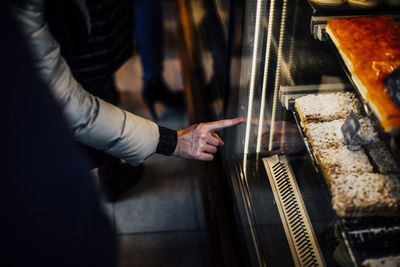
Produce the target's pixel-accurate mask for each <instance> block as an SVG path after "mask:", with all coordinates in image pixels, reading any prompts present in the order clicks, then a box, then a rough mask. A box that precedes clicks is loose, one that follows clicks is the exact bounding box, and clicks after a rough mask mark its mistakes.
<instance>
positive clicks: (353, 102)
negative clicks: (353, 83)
mask: <svg viewBox="0 0 400 267" xmlns="http://www.w3.org/2000/svg"><path fill="white" fill-rule="evenodd" d="M295 107H296V110H297V112H298V114H299V116H300V119H301V120H302V122H303V123H305V122H323V121H332V120H337V119H342V118H346V117H347V116H349V115H350V113H351V111H353V112H354V114H356V115H357V116H359V115H360V114H361V106H360V101H359V100H358V99H357V97H356V96H355V94H354V93H350V92H345V93H333V94H310V95H306V96H303V97H300V98H297V99H296V101H295Z"/></svg>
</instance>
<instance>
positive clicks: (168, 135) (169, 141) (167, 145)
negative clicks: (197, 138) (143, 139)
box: [156, 126, 178, 156]
mask: <svg viewBox="0 0 400 267" xmlns="http://www.w3.org/2000/svg"><path fill="white" fill-rule="evenodd" d="M158 130H159V132H160V140H159V141H158V145H157V150H156V153H158V154H163V155H167V156H171V155H172V153H174V151H175V148H176V144H177V143H178V133H177V131H175V130H171V129H168V128H165V127H162V126H158Z"/></svg>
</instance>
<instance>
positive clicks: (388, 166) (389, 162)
mask: <svg viewBox="0 0 400 267" xmlns="http://www.w3.org/2000/svg"><path fill="white" fill-rule="evenodd" d="M366 149H367V153H368V154H369V156H370V158H371V159H372V161H373V162H374V163H375V165H376V167H377V169H378V172H379V173H382V174H390V173H399V172H400V169H399V167H398V166H397V165H398V164H397V162H396V161H395V159H394V157H393V155H392V153H391V152H390V151H389V149H387V147H386V146H385V144H384V143H382V142H379V143H374V144H370V145H368V146H367V147H366Z"/></svg>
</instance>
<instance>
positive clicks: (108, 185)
mask: <svg viewBox="0 0 400 267" xmlns="http://www.w3.org/2000/svg"><path fill="white" fill-rule="evenodd" d="M98 174H99V180H100V184H101V193H102V196H103V198H104V199H105V200H107V201H109V202H114V201H116V200H118V198H120V197H121V196H122V195H123V194H124V193H125V192H127V191H128V190H129V189H131V188H132V187H133V186H134V185H136V184H137V183H138V182H139V180H140V178H141V176H142V174H143V164H140V165H138V166H132V165H130V164H128V163H122V162H121V161H120V159H117V158H113V159H112V160H110V161H109V162H107V163H106V164H105V165H103V166H101V167H99V168H98Z"/></svg>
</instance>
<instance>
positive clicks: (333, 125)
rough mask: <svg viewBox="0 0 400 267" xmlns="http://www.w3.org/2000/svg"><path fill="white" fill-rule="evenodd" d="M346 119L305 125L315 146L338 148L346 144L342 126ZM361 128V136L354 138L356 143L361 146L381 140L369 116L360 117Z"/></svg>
mask: <svg viewBox="0 0 400 267" xmlns="http://www.w3.org/2000/svg"><path fill="white" fill-rule="evenodd" d="M344 122H345V119H339V120H333V121H329V122H320V123H308V124H306V125H305V128H306V129H307V136H308V138H309V140H310V142H311V144H312V146H313V147H319V148H338V147H342V146H345V145H346V144H345V141H344V137H343V134H342V130H341V127H342V126H343V124H344ZM359 122H360V124H361V128H360V130H359V132H358V136H359V138H357V139H356V140H354V145H355V146H357V145H358V146H359V148H361V145H362V144H371V143H376V142H378V141H379V138H378V133H377V132H376V131H375V129H374V127H373V126H372V124H371V122H370V120H369V119H368V118H361V119H359Z"/></svg>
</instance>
